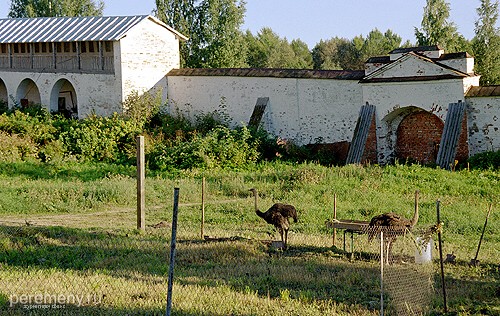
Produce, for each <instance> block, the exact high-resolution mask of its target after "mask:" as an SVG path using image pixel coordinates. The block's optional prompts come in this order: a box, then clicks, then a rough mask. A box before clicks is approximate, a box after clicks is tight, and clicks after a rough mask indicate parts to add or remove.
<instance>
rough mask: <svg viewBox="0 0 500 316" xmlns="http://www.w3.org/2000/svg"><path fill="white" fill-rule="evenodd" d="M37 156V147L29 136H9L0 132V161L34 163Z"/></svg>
mask: <svg viewBox="0 0 500 316" xmlns="http://www.w3.org/2000/svg"><path fill="white" fill-rule="evenodd" d="M37 154H38V149H37V146H36V144H35V143H34V142H33V141H32V140H31V138H30V137H29V136H20V135H16V134H13V135H10V134H8V133H6V132H3V131H0V161H2V162H19V161H34V160H36V159H37Z"/></svg>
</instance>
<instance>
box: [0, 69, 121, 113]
mask: <svg viewBox="0 0 500 316" xmlns="http://www.w3.org/2000/svg"><path fill="white" fill-rule="evenodd" d="M0 78H1V79H2V80H3V81H4V83H5V87H6V89H7V95H8V96H9V100H8V101H9V107H11V108H12V107H13V106H14V104H15V102H19V100H17V89H18V87H19V85H20V83H21V82H22V81H23V80H24V79H31V80H33V82H35V84H36V86H37V88H38V91H39V92H40V103H41V104H42V105H44V106H46V107H47V109H49V110H57V104H52V105H51V102H50V100H51V95H50V94H51V92H52V88H53V87H54V85H55V84H56V82H57V81H59V80H60V79H66V80H68V81H69V82H70V83H71V84H72V85H73V87H74V89H75V92H76V95H77V99H78V116H79V117H85V116H88V115H89V114H91V113H95V114H97V115H103V116H107V115H111V114H113V113H115V112H120V111H121V100H120V98H119V95H120V94H119V91H120V86H119V85H118V84H117V82H118V81H117V80H116V78H115V76H114V75H110V74H78V73H32V72H0Z"/></svg>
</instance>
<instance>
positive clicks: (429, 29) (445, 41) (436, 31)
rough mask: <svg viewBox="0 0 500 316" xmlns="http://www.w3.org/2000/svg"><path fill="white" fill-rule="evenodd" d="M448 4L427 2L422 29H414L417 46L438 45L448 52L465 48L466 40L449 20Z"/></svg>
mask: <svg viewBox="0 0 500 316" xmlns="http://www.w3.org/2000/svg"><path fill="white" fill-rule="evenodd" d="M449 18H450V4H449V3H448V2H446V1H445V0H427V4H426V6H425V7H424V15H423V18H422V23H421V26H422V28H421V29H419V28H415V37H416V39H417V45H419V46H429V45H439V46H440V47H441V48H443V49H444V50H446V51H448V52H457V51H461V50H464V49H465V48H466V47H467V40H466V39H465V38H464V37H463V36H462V35H461V34H460V33H458V31H457V27H456V25H455V23H453V22H452V21H450V20H449Z"/></svg>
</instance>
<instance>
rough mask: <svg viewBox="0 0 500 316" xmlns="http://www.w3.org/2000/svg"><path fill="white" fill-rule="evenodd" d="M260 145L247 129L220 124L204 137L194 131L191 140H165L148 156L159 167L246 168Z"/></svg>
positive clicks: (150, 163)
mask: <svg viewBox="0 0 500 316" xmlns="http://www.w3.org/2000/svg"><path fill="white" fill-rule="evenodd" d="M257 147H258V144H257V143H256V142H252V140H251V135H250V131H249V130H248V129H247V128H245V127H243V128H240V129H234V130H231V129H229V128H227V127H224V126H218V127H216V128H214V129H213V130H212V131H210V132H208V133H207V135H205V136H202V135H200V134H196V133H195V134H194V135H193V138H192V139H191V140H190V141H177V142H173V143H172V144H170V146H169V145H167V144H165V143H164V144H162V145H160V146H158V147H157V148H156V150H154V151H152V152H151V153H150V155H148V161H149V167H150V168H152V169H158V170H172V169H191V168H204V169H211V168H233V169H234V168H243V167H245V166H247V165H248V164H252V163H255V162H257V160H258V158H259V153H258V150H257Z"/></svg>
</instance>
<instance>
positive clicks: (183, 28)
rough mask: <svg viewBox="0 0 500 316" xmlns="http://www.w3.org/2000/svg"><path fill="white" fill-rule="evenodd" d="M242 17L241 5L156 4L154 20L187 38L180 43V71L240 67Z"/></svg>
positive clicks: (209, 0)
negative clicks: (191, 68)
mask: <svg viewBox="0 0 500 316" xmlns="http://www.w3.org/2000/svg"><path fill="white" fill-rule="evenodd" d="M244 14H245V2H244V1H237V0H198V1H197V0H156V16H157V17H158V18H159V19H160V20H161V21H163V22H165V23H166V24H168V25H170V26H172V27H173V28H175V29H176V30H178V31H179V32H181V33H182V34H184V35H186V36H187V37H188V38H189V40H188V41H186V42H184V43H181V66H182V67H203V68H217V67H242V66H244V65H245V57H246V43H245V40H244V35H243V33H242V32H241V31H240V27H241V25H242V24H243V21H244Z"/></svg>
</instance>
